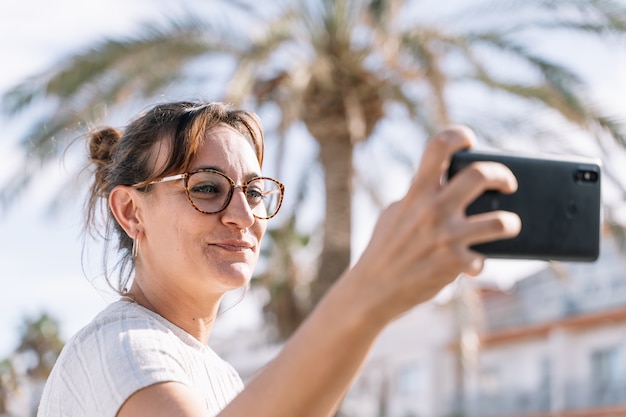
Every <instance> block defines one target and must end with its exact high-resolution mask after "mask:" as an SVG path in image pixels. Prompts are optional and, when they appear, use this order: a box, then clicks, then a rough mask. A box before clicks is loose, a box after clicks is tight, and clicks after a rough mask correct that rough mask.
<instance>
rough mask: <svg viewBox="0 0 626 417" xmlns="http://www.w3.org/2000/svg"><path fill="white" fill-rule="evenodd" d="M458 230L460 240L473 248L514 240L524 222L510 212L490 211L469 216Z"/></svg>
mask: <svg viewBox="0 0 626 417" xmlns="http://www.w3.org/2000/svg"><path fill="white" fill-rule="evenodd" d="M457 230H458V238H459V240H460V241H462V242H463V243H465V244H466V245H468V246H472V245H477V244H480V243H486V242H491V241H494V240H501V239H510V238H514V237H515V236H517V235H518V234H519V233H520V231H521V230H522V220H521V219H520V217H519V216H518V215H517V214H516V213H512V212H510V211H500V210H498V211H490V212H486V213H479V214H474V215H471V216H468V217H467V220H466V222H465V223H464V225H463V226H461V227H459V228H458V229H457Z"/></svg>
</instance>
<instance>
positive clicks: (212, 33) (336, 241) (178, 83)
mask: <svg viewBox="0 0 626 417" xmlns="http://www.w3.org/2000/svg"><path fill="white" fill-rule="evenodd" d="M248 3H249V4H248ZM237 4H238V5H241V4H243V5H245V6H246V8H239V9H232V8H231V9H230V10H231V11H236V13H237V19H232V20H230V21H229V20H228V19H225V18H224V14H220V15H219V19H211V16H214V14H215V13H217V11H218V10H219V7H224V5H223V4H221V3H220V5H219V6H214V8H213V9H211V10H209V11H208V12H207V13H206V14H205V16H206V17H202V16H201V14H200V13H195V14H191V13H189V14H188V15H183V16H182V17H180V18H172V19H170V20H168V21H166V22H165V23H155V24H149V25H146V26H144V27H143V28H142V29H141V31H140V32H139V34H138V35H136V36H131V37H126V38H117V39H105V40H103V41H101V42H98V43H97V44H95V45H93V46H92V47H91V48H88V49H87V50H84V51H81V52H78V53H77V54H75V55H73V56H71V57H69V58H67V59H64V60H63V61H62V62H61V63H60V64H58V65H56V66H54V67H52V68H50V69H49V70H48V71H45V72H44V73H42V74H38V75H35V76H33V77H30V78H28V79H27V80H25V81H24V82H22V83H20V84H19V85H16V86H15V87H14V88H12V89H11V90H10V91H8V93H7V94H6V95H5V96H4V99H3V105H4V110H5V111H6V112H7V113H9V114H15V113H18V112H20V111H22V110H25V109H26V108H28V107H32V106H34V105H35V104H36V103H40V102H41V100H42V99H43V100H45V103H46V106H45V107H44V108H43V109H41V108H40V107H37V109H38V110H40V111H41V112H43V113H44V116H43V118H42V119H41V120H39V121H38V122H36V123H34V124H33V126H32V129H31V131H30V133H29V134H28V135H26V136H25V137H24V138H23V139H22V142H21V143H22V145H23V147H24V149H25V150H27V151H28V153H27V157H26V158H25V160H24V168H23V169H21V170H20V172H19V174H17V175H16V177H15V179H13V180H11V181H10V182H9V183H8V184H10V185H6V186H5V187H4V188H3V190H2V195H1V196H2V199H3V200H4V201H10V200H11V198H14V196H15V195H17V193H18V192H19V190H22V189H23V188H24V187H25V186H26V185H27V184H28V182H29V181H30V180H31V179H32V178H33V176H34V175H35V173H36V172H37V170H31V169H30V168H32V167H33V166H37V164H40V163H41V162H44V163H45V162H49V161H51V160H54V159H56V158H57V157H58V156H59V154H60V153H61V152H62V149H61V147H60V146H59V144H60V143H64V141H66V140H67V138H68V137H71V134H69V133H68V132H76V130H77V129H81V128H82V127H83V126H85V125H86V124H90V123H95V122H99V121H100V120H101V119H103V118H105V116H106V115H107V111H114V110H115V109H119V108H121V106H122V105H124V104H127V103H128V102H129V101H132V100H134V101H137V102H144V101H145V100H155V97H157V96H158V95H159V94H163V93H164V92H165V93H169V92H171V91H185V89H188V88H189V85H190V81H193V83H192V84H193V86H194V88H195V90H194V91H197V89H198V85H207V86H213V85H217V84H220V81H222V80H227V81H228V83H227V87H226V88H225V90H224V91H221V93H220V95H221V97H222V98H223V99H225V100H227V101H231V102H234V103H236V104H244V105H249V106H254V107H256V108H257V109H259V111H269V109H275V110H276V109H277V110H278V112H279V114H280V122H279V123H278V126H277V128H276V132H274V133H275V136H276V137H282V138H285V139H289V137H290V134H291V132H292V131H291V129H290V128H291V127H293V126H295V125H297V124H299V123H303V124H304V125H305V126H306V128H307V129H308V131H309V133H310V134H311V136H312V137H313V138H314V139H315V141H316V142H317V144H318V146H319V162H320V164H321V166H322V167H323V170H324V173H325V180H324V181H325V182H324V186H325V191H326V202H325V204H326V206H325V217H324V219H325V220H324V227H323V245H322V247H323V249H322V253H321V257H320V265H319V271H318V274H317V279H316V280H315V288H314V289H313V291H312V296H313V300H314V301H315V300H317V299H319V297H320V296H321V295H322V294H323V293H324V292H325V291H326V289H327V288H328V287H329V286H330V285H332V283H333V282H334V280H335V279H336V278H337V277H338V276H339V275H340V274H341V273H342V272H343V271H344V270H345V268H346V267H347V266H348V265H349V262H350V253H351V245H350V237H351V219H352V216H351V214H352V211H351V210H352V195H353V176H354V166H353V156H354V149H355V146H357V145H359V144H360V143H363V142H364V141H366V140H367V139H368V138H370V137H371V136H372V134H373V132H374V129H375V127H376V126H377V125H378V124H379V122H380V121H381V120H383V119H384V118H385V117H387V116H389V115H390V114H392V113H393V114H398V112H399V111H400V110H398V109H404V110H402V111H403V112H404V114H407V115H408V116H410V118H411V119H412V120H413V121H414V122H415V125H416V129H421V131H416V133H415V135H414V136H415V137H416V138H417V139H415V140H419V139H420V138H421V137H427V135H429V134H431V133H433V132H434V131H436V130H438V129H439V128H441V127H442V126H444V125H446V124H448V123H449V122H450V121H451V120H454V121H463V122H470V123H472V122H475V123H473V127H474V128H475V129H476V130H478V131H479V132H482V134H483V135H484V136H485V137H487V138H490V136H489V135H488V133H487V132H489V131H490V130H491V129H494V124H495V123H496V122H500V123H502V125H503V126H507V127H510V125H507V123H508V122H510V120H508V119H506V118H500V116H501V115H499V114H498V113H497V112H496V109H489V110H490V111H492V113H493V114H492V115H490V118H491V119H492V120H490V123H491V124H481V123H480V119H479V118H478V117H477V116H479V115H480V114H479V113H477V109H474V108H472V107H471V106H465V107H464V106H460V105H459V103H458V101H455V100H454V99H453V93H454V92H455V91H458V90H459V87H463V88H478V89H479V91H482V93H484V94H493V95H494V96H495V97H507V98H510V99H511V100H515V103H516V105H517V103H524V104H523V105H525V106H528V107H529V108H532V109H541V110H542V111H545V112H551V113H554V114H556V115H558V116H559V119H560V121H561V122H563V123H565V124H569V125H570V126H575V127H577V128H580V129H581V130H583V131H586V132H589V133H590V134H591V135H593V136H594V137H597V138H600V137H606V136H608V137H610V138H612V139H613V140H614V141H617V142H618V143H620V144H622V145H623V144H626V141H625V137H624V135H623V133H622V132H621V131H620V127H619V124H618V123H617V121H615V120H611V119H610V118H609V117H606V116H604V115H603V114H602V113H601V112H600V111H599V110H597V109H596V108H594V107H593V106H592V105H591V103H590V100H589V97H588V94H587V92H586V90H585V84H584V82H583V80H581V79H580V77H579V76H577V75H576V73H575V72H574V71H572V70H571V69H569V68H567V67H565V66H563V65H561V64H559V63H558V62H557V61H555V60H553V59H551V58H550V57H549V56H547V55H545V54H543V55H542V54H540V53H539V52H537V51H536V49H535V48H534V46H535V45H529V44H528V42H525V41H524V40H525V39H528V35H529V34H534V35H538V34H539V35H542V36H546V37H547V36H550V35H551V34H553V33H557V32H559V31H572V32H575V33H577V34H580V35H584V36H589V37H596V38H599V39H604V37H605V36H607V35H611V34H619V35H622V34H624V32H625V31H626V12H625V9H624V7H623V5H622V4H621V3H619V2H618V1H616V0H602V1H600V0H567V1H558V0H517V1H516V0H509V1H505V0H499V1H496V2H488V3H480V4H478V3H476V2H474V4H472V5H470V6H465V7H464V8H463V9H462V10H460V9H457V10H456V12H455V13H454V14H452V15H445V16H447V20H445V19H444V18H439V19H428V16H429V15H430V14H431V13H432V10H429V9H428V7H432V6H427V5H425V3H419V2H411V1H408V0H407V1H403V0H387V1H385V0H317V1H315V0H291V1H288V0H284V1H279V2H274V3H273V4H272V5H269V4H267V3H266V2H265V3H263V5H262V7H261V6H255V2H252V1H250V2H245V1H240V2H238V3H237ZM244 9H246V10H247V9H250V10H251V11H244ZM502 59H506V60H507V62H509V63H511V64H512V65H513V66H515V67H516V68H523V69H524V71H519V72H517V73H514V72H512V71H508V69H509V68H510V67H509V66H507V68H506V69H505V71H502V66H501V65H500V66H499V65H493V64H494V63H497V62H499V61H498V60H502ZM500 62H501V61H500ZM207 63H210V65H207ZM198 68H200V69H201V72H202V74H200V75H199V74H198V72H199V71H198ZM207 73H208V76H207ZM220 74H221V78H220ZM202 75H204V76H205V77H208V78H209V79H210V80H211V81H212V82H211V83H208V81H207V78H204V81H203V79H202V77H201V76H202ZM216 80H217V81H216ZM205 81H206V82H207V84H202V82H205ZM207 88H209V87H207ZM540 123H541V122H539V121H536V120H525V121H524V125H525V126H537V127H538V128H539V126H540ZM516 127H517V128H518V129H520V126H519V125H516ZM520 130H521V129H520ZM418 132H419V133H418ZM268 136H269V137H272V135H268ZM555 136H557V137H558V134H555ZM492 138H493V137H492ZM494 140H496V141H497V138H494Z"/></svg>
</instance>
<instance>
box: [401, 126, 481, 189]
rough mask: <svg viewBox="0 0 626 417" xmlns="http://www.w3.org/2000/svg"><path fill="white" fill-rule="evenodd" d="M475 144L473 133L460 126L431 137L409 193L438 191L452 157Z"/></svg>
mask: <svg viewBox="0 0 626 417" xmlns="http://www.w3.org/2000/svg"><path fill="white" fill-rule="evenodd" d="M475 142H476V137H475V135H474V132H472V130H471V129H470V128H468V127H466V126H461V125H459V126H452V127H449V128H447V129H445V130H444V131H442V132H440V133H438V134H436V135H435V136H433V137H432V139H430V141H429V142H428V144H427V145H426V149H425V150H424V154H423V155H422V160H421V162H420V166H419V169H418V170H417V174H416V176H415V179H414V181H413V184H412V185H411V188H410V189H409V193H410V194H412V193H415V192H418V191H420V190H422V189H424V188H427V189H433V190H436V189H439V187H440V186H441V179H442V178H443V175H444V174H445V173H446V171H447V170H448V167H449V166H450V160H451V159H452V155H453V154H454V153H455V152H458V151H460V150H462V149H467V148H471V147H472V146H473V145H474V143H475Z"/></svg>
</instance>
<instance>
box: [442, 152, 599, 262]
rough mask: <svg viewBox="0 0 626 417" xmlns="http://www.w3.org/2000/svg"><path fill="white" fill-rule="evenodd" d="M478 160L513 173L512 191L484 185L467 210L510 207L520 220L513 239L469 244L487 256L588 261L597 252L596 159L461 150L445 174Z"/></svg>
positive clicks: (597, 168)
mask: <svg viewBox="0 0 626 417" xmlns="http://www.w3.org/2000/svg"><path fill="white" fill-rule="evenodd" d="M477 161H495V162H500V163H502V164H504V165H506V166H507V167H509V169H510V170H511V171H512V172H513V174H515V177H516V178H517V182H518V189H517V191H516V192H515V193H513V194H502V193H500V192H497V191H487V192H485V193H484V194H482V195H481V196H480V197H478V198H477V199H476V200H475V201H474V202H472V203H471V204H470V205H469V206H468V207H467V210H466V213H467V215H472V214H476V213H482V212H486V211H493V210H506V211H512V212H515V213H517V214H518V215H519V217H520V218H521V221H522V229H521V232H520V234H519V235H518V236H517V237H515V238H512V239H504V240H497V241H492V242H488V243H484V244H479V245H475V246H473V249H474V250H476V251H478V252H481V253H483V254H484V255H486V256H487V257H491V258H509V259H538V260H558V261H572V262H593V261H595V260H596V259H597V258H598V256H599V254H600V234H601V216H602V210H601V207H602V201H601V196H600V185H601V179H602V171H601V167H602V165H601V163H600V161H599V160H596V159H588V158H582V157H569V156H567V157H566V156H543V155H542V156H534V155H533V156H520V155H517V154H505V153H497V152H482V151H474V150H464V151H460V152H457V153H456V154H455V155H454V156H453V158H452V161H451V163H450V167H449V170H448V178H452V177H453V176H454V175H455V174H457V173H458V172H459V171H461V170H462V169H463V168H465V167H466V166H467V165H469V164H471V163H473V162H477Z"/></svg>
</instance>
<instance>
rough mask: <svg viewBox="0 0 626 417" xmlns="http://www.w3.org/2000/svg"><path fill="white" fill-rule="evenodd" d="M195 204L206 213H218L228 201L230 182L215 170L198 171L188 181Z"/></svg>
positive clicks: (190, 195)
mask: <svg viewBox="0 0 626 417" xmlns="http://www.w3.org/2000/svg"><path fill="white" fill-rule="evenodd" d="M187 188H188V189H189V197H190V198H191V201H192V202H193V204H194V205H195V206H196V207H197V208H198V209H200V210H201V211H203V212H205V213H217V212H218V211H220V210H222V209H223V208H224V206H225V205H226V204H227V203H228V194H229V193H230V182H229V181H228V179H226V177H224V176H222V175H220V174H216V173H215V172H196V173H194V174H192V175H191V176H189V180H188V182H187Z"/></svg>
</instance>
